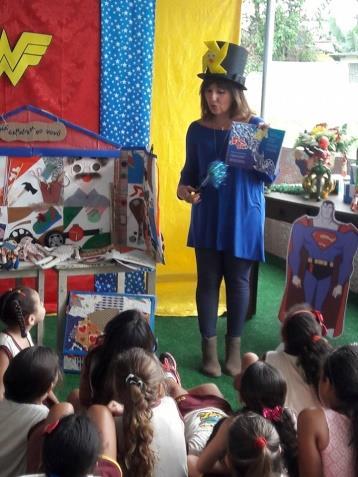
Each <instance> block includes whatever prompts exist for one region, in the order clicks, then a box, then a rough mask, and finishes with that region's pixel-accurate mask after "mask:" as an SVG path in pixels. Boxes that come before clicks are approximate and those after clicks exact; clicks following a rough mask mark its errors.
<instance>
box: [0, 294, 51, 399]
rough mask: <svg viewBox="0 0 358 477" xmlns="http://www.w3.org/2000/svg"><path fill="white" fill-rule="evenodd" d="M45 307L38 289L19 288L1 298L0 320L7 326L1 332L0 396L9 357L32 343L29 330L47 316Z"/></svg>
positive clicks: (1, 395)
mask: <svg viewBox="0 0 358 477" xmlns="http://www.w3.org/2000/svg"><path fill="white" fill-rule="evenodd" d="M45 314H46V310H45V308H44V306H43V303H42V302H41V300H40V297H39V294H38V293H37V291H36V290H33V289H32V288H28V287H19V288H15V289H14V290H8V291H7V292H5V293H3V294H2V295H1V297H0V319H1V321H2V322H3V323H4V324H5V325H6V328H5V329H4V330H3V331H2V332H1V333H0V399H1V398H2V397H3V395H4V384H3V377H4V373H5V371H6V369H7V367H8V366H9V362H10V360H11V359H12V358H13V357H14V356H16V355H17V354H18V353H19V351H21V350H22V349H25V348H28V347H30V346H33V345H34V343H33V341H32V338H31V335H30V330H31V328H32V327H33V326H35V325H37V324H38V323H40V322H41V321H43V320H44V319H45Z"/></svg>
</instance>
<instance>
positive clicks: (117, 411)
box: [107, 400, 124, 417]
mask: <svg viewBox="0 0 358 477" xmlns="http://www.w3.org/2000/svg"><path fill="white" fill-rule="evenodd" d="M107 407H108V409H109V410H110V411H111V414H112V416H114V417H116V416H122V415H123V411H124V406H123V404H120V403H119V402H117V401H114V400H112V401H109V403H108V404H107Z"/></svg>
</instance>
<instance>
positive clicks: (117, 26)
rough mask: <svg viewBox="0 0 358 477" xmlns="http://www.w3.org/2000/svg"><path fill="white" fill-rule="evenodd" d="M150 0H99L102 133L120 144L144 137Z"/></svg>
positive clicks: (151, 27)
mask: <svg viewBox="0 0 358 477" xmlns="http://www.w3.org/2000/svg"><path fill="white" fill-rule="evenodd" d="M154 15H155V3H154V1H153V0H120V1H118V0H102V1H101V101H100V102H101V105H100V124H101V126H100V127H101V134H102V135H103V136H105V137H106V138H108V139H111V140H113V141H115V142H118V143H119V144H121V145H122V146H128V147H134V146H146V145H147V144H148V141H149V126H150V109H151V93H152V67H153V45H154Z"/></svg>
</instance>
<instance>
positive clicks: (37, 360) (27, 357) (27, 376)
mask: <svg viewBox="0 0 358 477" xmlns="http://www.w3.org/2000/svg"><path fill="white" fill-rule="evenodd" d="M59 372H60V366H59V361H58V356H57V354H56V353H55V352H54V351H53V350H52V349H51V348H47V347H45V346H31V347H30V348H26V349H23V350H21V351H20V352H19V353H18V354H17V355H16V356H15V357H14V358H12V359H11V361H10V363H9V366H8V368H7V369H6V371H5V374H4V387H5V398H6V399H9V400H11V401H15V402H19V403H33V402H35V401H36V400H37V399H39V398H41V396H43V395H44V394H46V392H47V391H48V390H49V389H50V387H51V385H52V384H53V383H54V382H55V381H56V379H57V377H58V375H59Z"/></svg>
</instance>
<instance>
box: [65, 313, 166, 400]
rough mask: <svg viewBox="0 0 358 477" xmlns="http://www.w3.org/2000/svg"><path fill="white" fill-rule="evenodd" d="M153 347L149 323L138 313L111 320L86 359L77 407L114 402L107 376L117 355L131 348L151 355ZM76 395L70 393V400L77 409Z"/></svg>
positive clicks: (154, 346)
mask: <svg viewBox="0 0 358 477" xmlns="http://www.w3.org/2000/svg"><path fill="white" fill-rule="evenodd" d="M156 344H157V343H156V339H155V337H154V335H153V332H152V330H151V329H150V326H149V323H148V321H147V320H146V318H145V316H144V315H143V313H141V312H140V311H139V310H126V311H123V312H122V313H119V314H118V315H117V316H115V317H114V318H112V319H111V320H110V321H109V322H108V323H107V324H106V326H105V328H104V332H103V335H101V336H100V337H99V339H98V342H97V344H96V345H95V346H94V347H93V348H92V349H90V350H89V352H88V354H87V356H86V358H85V361H84V365H83V368H82V372H81V377H80V389H79V402H80V405H81V406H82V407H89V406H90V405H92V404H104V405H106V404H108V403H109V402H110V401H111V400H112V399H113V387H112V379H111V377H110V376H109V375H108V373H109V370H110V364H111V362H112V359H113V358H115V357H116V356H117V355H118V353H121V352H122V351H126V350H127V349H130V348H132V347H134V346H135V347H138V348H143V349H145V350H147V351H149V352H154V351H155V350H156ZM77 393H78V392H77ZM75 394H76V392H74V393H72V396H71V398H70V399H69V400H70V401H71V402H74V404H75V407H78V405H76V397H75ZM77 399H78V398H77Z"/></svg>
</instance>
